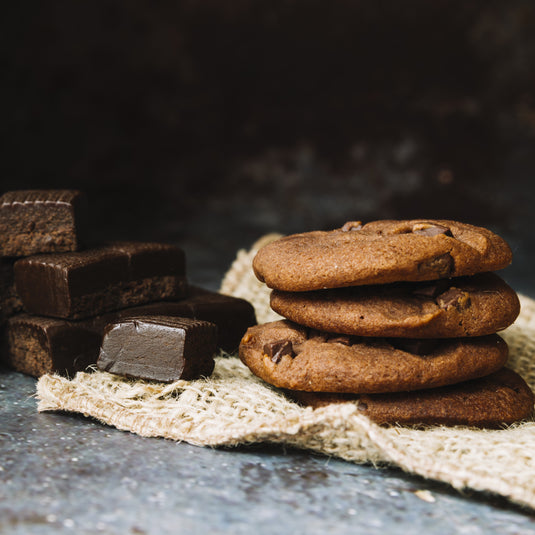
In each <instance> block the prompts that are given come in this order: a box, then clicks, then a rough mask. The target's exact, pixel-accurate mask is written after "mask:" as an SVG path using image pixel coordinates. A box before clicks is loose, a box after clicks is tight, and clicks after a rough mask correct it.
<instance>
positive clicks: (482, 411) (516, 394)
mask: <svg viewBox="0 0 535 535" xmlns="http://www.w3.org/2000/svg"><path fill="white" fill-rule="evenodd" d="M287 393H288V395H289V396H290V397H292V398H293V399H295V400H296V401H298V402H299V403H301V404H303V405H307V406H310V407H313V408H319V407H323V406H326V405H330V404H332V403H344V402H351V403H356V404H357V409H358V410H359V411H360V412H361V413H362V414H364V415H366V416H368V417H369V418H370V419H371V420H372V421H374V422H375V423H378V424H381V425H395V424H400V425H447V426H453V425H467V426H471V427H480V428H491V429H492V428H499V427H502V426H504V425H510V424H512V423H514V422H518V421H520V420H523V419H525V418H528V417H529V416H530V415H531V413H532V411H533V403H534V396H533V393H532V391H531V390H530V388H529V386H528V385H527V384H526V382H525V381H524V379H522V377H520V375H518V374H517V373H516V372H514V371H512V370H510V369H508V368H502V369H501V370H499V371H497V372H495V373H493V374H491V375H488V376H487V377H482V378H480V379H474V380H472V381H466V382H464V383H459V384H456V385H451V386H443V387H440V388H433V389H428V390H419V391H414V392H398V393H392V394H363V395H356V394H329V393H316V392H302V391H287Z"/></svg>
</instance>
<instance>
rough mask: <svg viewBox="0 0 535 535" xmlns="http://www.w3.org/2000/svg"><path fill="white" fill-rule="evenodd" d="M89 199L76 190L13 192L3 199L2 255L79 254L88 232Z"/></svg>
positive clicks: (0, 210)
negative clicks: (87, 200) (71, 252)
mask: <svg viewBox="0 0 535 535" xmlns="http://www.w3.org/2000/svg"><path fill="white" fill-rule="evenodd" d="M86 211H87V207H86V199H85V196H84V195H83V194H82V193H81V192H79V191H76V190H27V191H10V192H7V193H4V195H2V197H0V255H2V256H27V255H33V254H37V253H51V252H66V251H76V250H78V249H79V248H80V247H81V243H82V241H83V239H84V236H85V229H86Z"/></svg>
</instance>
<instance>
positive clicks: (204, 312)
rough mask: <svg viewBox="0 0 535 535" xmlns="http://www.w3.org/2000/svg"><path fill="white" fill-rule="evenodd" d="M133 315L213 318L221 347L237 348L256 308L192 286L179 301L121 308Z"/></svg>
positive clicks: (254, 318) (254, 320) (229, 350)
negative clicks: (186, 294)
mask: <svg viewBox="0 0 535 535" xmlns="http://www.w3.org/2000/svg"><path fill="white" fill-rule="evenodd" d="M119 314H120V316H121V317H122V318H124V317H128V316H132V315H151V314H162V315H166V316H183V317H187V318H195V319H198V320H204V321H210V322H212V323H215V324H216V325H217V327H218V347H220V348H221V349H224V350H225V351H228V352H233V351H236V350H237V349H238V346H239V345H240V340H241V338H242V336H243V335H244V334H245V331H247V329H248V328H249V327H252V326H253V325H256V316H255V312H254V308H253V306H252V305H251V303H249V302H248V301H246V300H245V299H240V298H237V297H231V296H229V295H223V294H220V293H217V292H211V291H209V290H205V289H203V288H199V287H198V286H190V287H189V292H188V296H187V297H186V298H184V299H182V300H180V301H168V302H158V303H149V304H147V305H142V306H137V307H133V308H129V309H125V310H121V311H120V312H119Z"/></svg>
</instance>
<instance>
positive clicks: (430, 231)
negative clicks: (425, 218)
mask: <svg viewBox="0 0 535 535" xmlns="http://www.w3.org/2000/svg"><path fill="white" fill-rule="evenodd" d="M412 232H413V233H414V234H419V235H420V236H429V237H433V236H440V235H444V236H450V237H452V238H453V234H452V233H451V230H450V229H449V228H448V227H444V226H442V225H436V224H433V225H431V224H430V223H418V224H416V225H414V227H412Z"/></svg>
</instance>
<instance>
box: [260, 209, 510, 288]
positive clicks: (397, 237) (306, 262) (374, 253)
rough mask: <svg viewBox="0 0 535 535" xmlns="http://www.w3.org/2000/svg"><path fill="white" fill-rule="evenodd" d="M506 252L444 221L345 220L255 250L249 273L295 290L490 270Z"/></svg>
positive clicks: (474, 231)
mask: <svg viewBox="0 0 535 535" xmlns="http://www.w3.org/2000/svg"><path fill="white" fill-rule="evenodd" d="M511 258H512V253H511V249H510V248H509V246H508V245H507V243H506V242H505V241H504V240H503V239H502V238H500V237H499V236H498V235H496V234H494V233H493V232H491V231H490V230H487V229H485V228H482V227H476V226H474V225H469V224H466V223H458V222H455V221H447V220H428V219H415V220H407V221H388V220H385V221H373V222H371V223H367V224H366V225H362V224H361V223H360V222H359V221H355V222H352V221H351V222H348V223H346V224H345V225H344V226H343V227H342V228H340V229H336V230H332V231H315V232H306V233H302V234H294V235H291V236H286V237H284V238H281V239H279V240H277V241H274V242H271V243H269V244H268V245H266V246H264V247H263V248H262V249H260V251H258V253H257V255H256V257H255V258H254V261H253V270H254V272H255V275H256V276H257V277H258V279H259V280H261V281H262V282H265V283H266V284H267V285H268V286H269V287H270V288H275V289H278V290H285V291H289V292H299V291H308V290H320V289H324V288H342V287H346V286H360V285H366V284H384V283H389V282H398V281H425V280H435V279H443V278H449V277H459V276H464V275H475V274H476V273H482V272H485V271H495V270H498V269H502V268H504V267H506V266H507V265H508V264H510V262H511Z"/></svg>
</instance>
